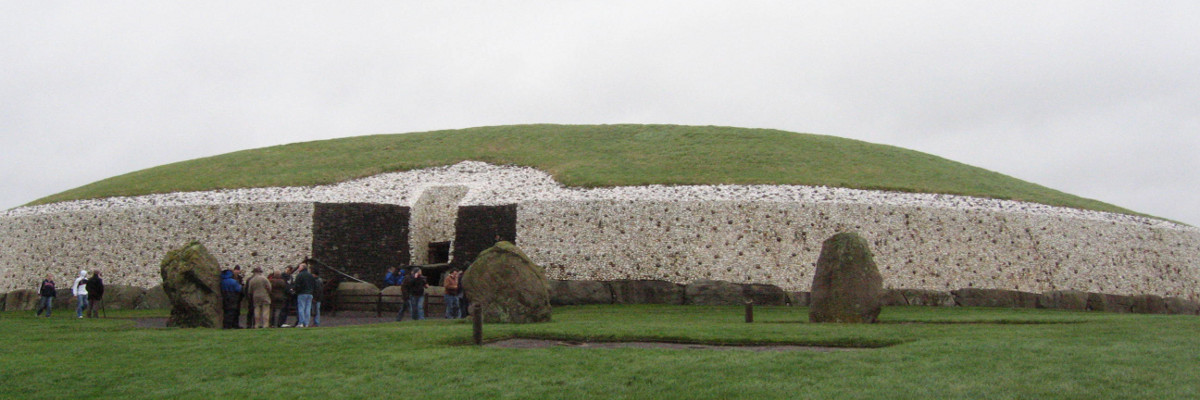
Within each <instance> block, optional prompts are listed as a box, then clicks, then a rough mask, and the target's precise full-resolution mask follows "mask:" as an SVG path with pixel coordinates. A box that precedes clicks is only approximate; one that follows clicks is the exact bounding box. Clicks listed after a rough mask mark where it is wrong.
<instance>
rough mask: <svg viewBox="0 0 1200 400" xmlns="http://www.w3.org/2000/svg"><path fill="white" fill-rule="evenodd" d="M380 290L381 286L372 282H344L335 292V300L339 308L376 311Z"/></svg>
mask: <svg viewBox="0 0 1200 400" xmlns="http://www.w3.org/2000/svg"><path fill="white" fill-rule="evenodd" d="M392 287H398V286H392ZM389 289H391V287H389ZM380 292H381V291H380V290H379V288H377V287H375V285H372V284H370V283H362V282H342V283H339V284H338V286H337V290H335V291H334V292H333V293H334V299H333V301H334V302H336V303H337V309H338V310H359V311H375V302H376V301H377V300H378V299H379V293H380ZM393 310H394V309H393Z"/></svg>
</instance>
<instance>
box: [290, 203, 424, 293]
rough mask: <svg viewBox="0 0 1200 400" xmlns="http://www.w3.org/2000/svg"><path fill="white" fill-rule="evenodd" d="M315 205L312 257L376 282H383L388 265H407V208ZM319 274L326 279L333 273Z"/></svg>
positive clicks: (380, 205)
mask: <svg viewBox="0 0 1200 400" xmlns="http://www.w3.org/2000/svg"><path fill="white" fill-rule="evenodd" d="M314 207H315V208H314V210H313V255H312V256H313V258H315V259H317V260H319V261H321V262H323V263H325V264H328V265H330V266H333V267H335V268H338V269H341V270H343V271H346V273H348V274H350V275H356V276H358V277H359V278H361V279H363V280H365V281H368V282H375V283H376V284H377V285H381V284H382V283H383V275H384V274H385V273H386V272H387V269H388V267H396V266H404V265H408V263H409V254H408V253H409V245H408V235H409V232H408V221H409V216H410V211H409V208H408V207H404V206H397V205H390V204H368V203H317V204H316V205H315V206H314ZM322 275H323V276H325V279H327V280H328V279H330V278H331V277H333V276H334V275H333V274H330V273H323V274H322Z"/></svg>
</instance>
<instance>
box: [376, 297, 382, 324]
mask: <svg viewBox="0 0 1200 400" xmlns="http://www.w3.org/2000/svg"><path fill="white" fill-rule="evenodd" d="M382 316H383V292H382V291H381V292H379V295H378V297H375V318H379V317H382Z"/></svg>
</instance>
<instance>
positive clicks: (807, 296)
mask: <svg viewBox="0 0 1200 400" xmlns="http://www.w3.org/2000/svg"><path fill="white" fill-rule="evenodd" d="M787 301H788V305H791V306H793V307H808V305H809V304H812V293H810V292H787Z"/></svg>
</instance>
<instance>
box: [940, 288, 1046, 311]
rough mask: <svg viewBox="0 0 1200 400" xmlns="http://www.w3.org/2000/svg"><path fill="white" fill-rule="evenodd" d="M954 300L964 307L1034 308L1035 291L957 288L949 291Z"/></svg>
mask: <svg viewBox="0 0 1200 400" xmlns="http://www.w3.org/2000/svg"><path fill="white" fill-rule="evenodd" d="M950 294H952V295H954V302H955V304H957V305H960V306H964V307H1009V308H1036V307H1037V301H1038V297H1039V295H1038V294H1037V293H1029V292H1020V291H1016V290H1005V289H975V288H968V289H958V290H952V291H950Z"/></svg>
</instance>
